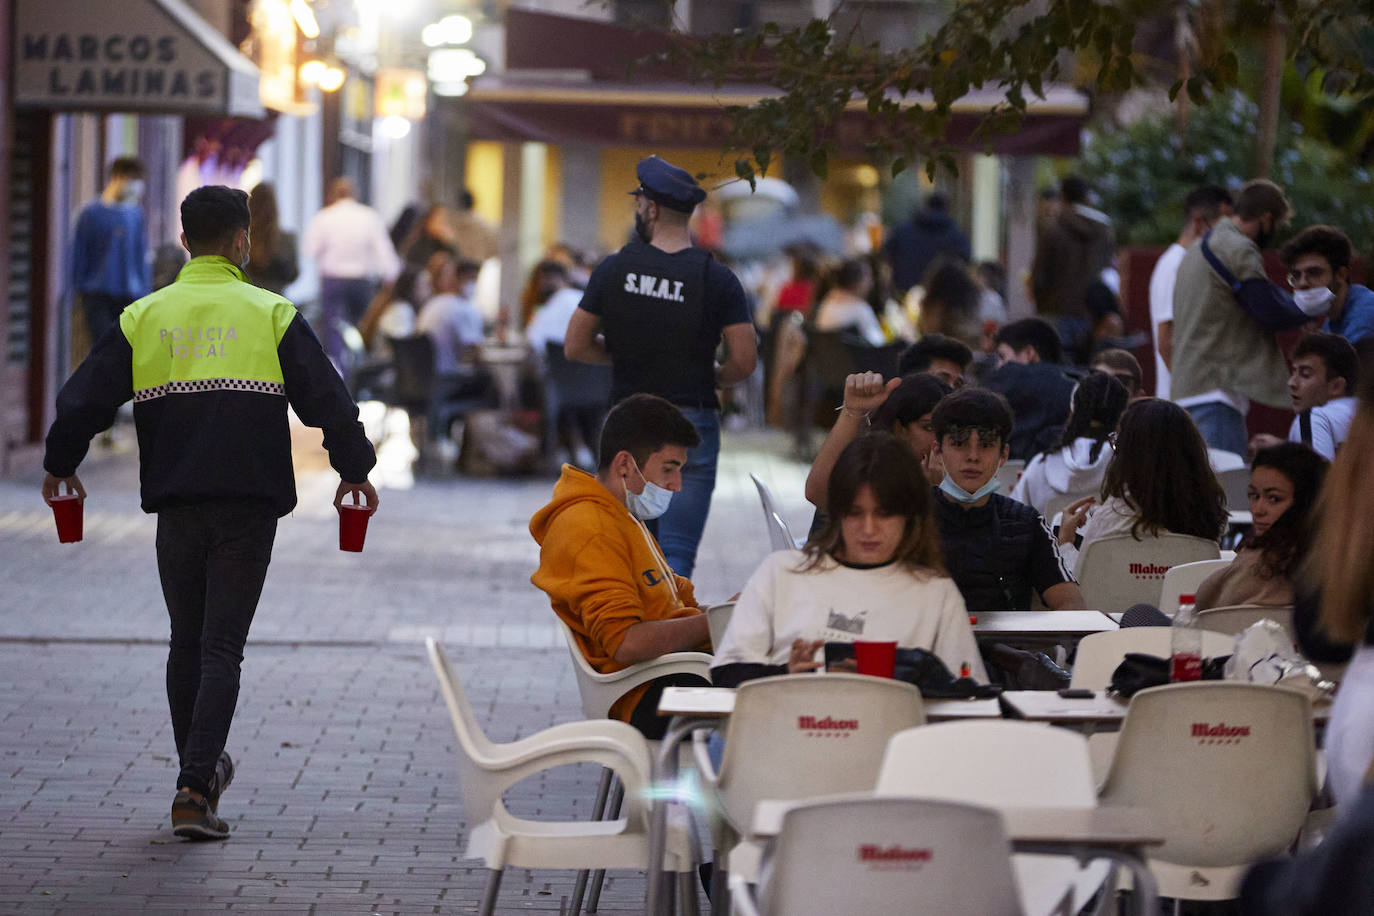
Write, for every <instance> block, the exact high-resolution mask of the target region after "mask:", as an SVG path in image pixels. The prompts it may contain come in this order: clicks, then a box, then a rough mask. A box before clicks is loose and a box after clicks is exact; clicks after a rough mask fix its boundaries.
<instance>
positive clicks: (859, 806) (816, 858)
mask: <svg viewBox="0 0 1374 916" xmlns="http://www.w3.org/2000/svg"><path fill="white" fill-rule="evenodd" d="M904 866H905V867H904ZM730 890H731V900H732V902H733V905H734V912H735V913H738V914H743V916H761V914H762V916H833V914H836V913H845V914H851V916H868V914H878V913H883V914H887V913H939V914H941V916H1018V914H1021V913H1023V912H1024V910H1023V907H1022V905H1021V902H1020V900H1019V899H1018V895H1017V890H1016V880H1015V877H1014V876H1013V873H1012V868H1011V844H1010V843H1009V842H1008V841H1007V836H1006V832H1005V830H1004V828H1003V826H1002V818H1001V815H999V814H998V813H997V812H996V811H992V810H989V809H987V808H980V807H976V806H974V805H968V804H959V803H955V802H948V801H936V800H933V799H918V798H872V797H869V798H842V799H816V800H815V801H811V802H807V803H805V804H802V805H798V806H797V807H795V808H792V809H791V810H789V811H788V812H787V813H786V814H785V815H783V820H782V829H781V832H780V833H779V834H778V836H777V839H776V841H775V842H774V843H773V844H772V850H771V853H770V854H769V855H768V857H767V860H766V865H765V867H764V870H763V875H762V880H761V881H760V883H759V898H758V900H757V901H755V899H754V897H753V895H752V894H751V893H750V890H749V886H748V881H747V879H746V878H745V877H744V876H743V875H738V874H733V873H732V874H731V875H730Z"/></svg>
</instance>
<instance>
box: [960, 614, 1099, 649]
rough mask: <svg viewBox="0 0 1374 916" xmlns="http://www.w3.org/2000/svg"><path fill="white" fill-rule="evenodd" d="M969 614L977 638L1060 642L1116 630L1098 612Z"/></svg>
mask: <svg viewBox="0 0 1374 916" xmlns="http://www.w3.org/2000/svg"><path fill="white" fill-rule="evenodd" d="M969 617H970V618H971V622H972V624H973V635H974V637H975V638H977V639H988V638H997V639H1014V640H1018V641H1027V640H1049V641H1051V642H1061V641H1074V640H1078V639H1082V638H1083V637H1084V636H1087V635H1089V634H1091V633H1102V632H1104V631H1106V630H1115V629H1117V622H1116V621H1115V620H1113V619H1112V618H1110V617H1108V616H1107V615H1106V614H1104V613H1102V612H1101V611H979V612H978V613H976V614H970V615H969Z"/></svg>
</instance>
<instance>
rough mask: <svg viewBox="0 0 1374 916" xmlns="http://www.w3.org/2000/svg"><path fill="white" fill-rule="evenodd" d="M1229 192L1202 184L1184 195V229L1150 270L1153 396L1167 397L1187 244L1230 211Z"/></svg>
mask: <svg viewBox="0 0 1374 916" xmlns="http://www.w3.org/2000/svg"><path fill="white" fill-rule="evenodd" d="M1232 203H1233V201H1232V200H1231V194H1230V192H1228V191H1227V190H1226V189H1225V188H1223V187H1220V186H1218V185H1214V184H1205V185H1203V186H1202V187H1200V188H1194V189H1193V190H1192V191H1190V192H1189V193H1188V196H1187V197H1185V198H1184V199H1183V218H1184V222H1183V231H1182V232H1180V233H1179V236H1178V240H1177V241H1175V242H1174V243H1173V244H1172V245H1170V246H1169V247H1168V248H1166V249H1165V251H1164V254H1162V255H1160V256H1159V260H1158V261H1156V262H1155V268H1154V270H1153V271H1152V272H1151V273H1150V332H1151V334H1152V335H1153V336H1154V341H1155V397H1157V398H1164V399H1165V400H1168V398H1169V365H1170V363H1171V362H1172V361H1173V356H1174V281H1175V280H1177V279H1178V265H1179V264H1181V263H1182V262H1183V255H1184V254H1185V253H1187V251H1188V248H1189V247H1190V246H1191V245H1192V244H1193V243H1194V242H1196V241H1197V240H1198V239H1200V238H1202V237H1203V236H1204V235H1206V234H1207V232H1208V231H1209V230H1210V229H1211V228H1212V227H1213V226H1215V225H1216V223H1217V220H1219V219H1221V218H1222V217H1223V216H1230V215H1231V206H1232Z"/></svg>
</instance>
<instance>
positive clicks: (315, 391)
mask: <svg viewBox="0 0 1374 916" xmlns="http://www.w3.org/2000/svg"><path fill="white" fill-rule="evenodd" d="M248 222H249V217H248V195H247V194H245V193H244V192H243V191H239V190H235V189H232V188H227V187H223V186H214V187H203V188H197V189H196V190H194V191H192V192H191V193H190V194H189V195H188V196H187V197H186V199H185V200H184V201H182V204H181V225H182V230H183V231H182V235H181V241H182V244H183V245H185V246H186V249H187V250H188V251H189V252H190V253H191V260H190V262H189V263H187V264H186V266H185V267H183V268H182V270H181V273H180V274H179V275H178V276H177V279H176V282H175V283H173V284H171V285H170V286H167V287H164V288H163V289H161V290H158V291H157V292H155V293H153V294H152V295H150V296H145V297H144V298H142V299H139V300H138V301H136V302H134V303H133V304H131V305H130V306H128V308H126V309H125V310H124V312H123V313H122V314H121V315H120V318H119V323H118V324H117V325H115V326H113V327H111V328H110V329H109V330H108V331H107V332H106V333H105V334H103V335H102V336H101V338H100V339H99V340H98V341H97V342H96V344H95V346H94V348H93V349H92V350H91V354H90V356H88V357H87V358H86V360H85V362H83V363H82V364H81V365H80V366H79V367H77V370H76V372H75V373H73V374H72V377H71V378H70V379H69V380H68V381H67V383H66V384H65V385H63V386H62V391H61V392H60V393H59V394H58V396H57V419H56V420H55V421H54V422H53V425H52V428H51V429H50V430H49V431H48V440H47V454H46V456H45V457H44V460H43V466H44V468H45V469H46V470H47V476H46V477H45V478H44V480H43V497H44V499H45V500H49V501H51V500H52V498H53V497H55V496H57V495H58V493H59V491H60V490H61V488H62V485H63V484H66V485H67V487H68V488H70V489H72V490H74V491H75V492H76V493H77V494H78V495H79V496H80V497H81V498H82V499H84V498H85V496H86V492H85V489H84V488H83V487H82V485H81V480H80V479H79V478H78V477H77V476H76V468H77V465H79V464H80V463H81V459H82V458H84V457H85V455H86V449H87V448H88V446H89V445H90V440H91V437H92V436H94V435H96V434H97V433H99V432H100V431H102V430H104V429H107V428H108V427H109V426H110V425H111V424H112V423H113V422H114V418H115V412H116V411H117V410H118V408H119V406H120V405H121V404H123V403H124V402H125V401H128V400H130V399H131V398H132V399H133V402H134V423H135V426H136V427H137V430H138V444H139V465H140V480H141V483H142V502H143V510H144V511H145V512H155V513H157V560H158V572H159V574H160V575H161V579H162V593H163V597H164V598H165V600H166V602H167V613H168V615H169V617H170V618H171V648H170V651H169V653H168V657H167V699H168V703H169V705H170V706H171V713H172V731H173V733H174V735H175V737H176V745H177V753H178V755H179V757H180V765H181V772H180V773H179V774H178V776H177V785H176V795H175V797H174V799H173V802H172V829H173V831H174V832H175V833H176V834H177V835H178V836H182V837H187V838H189V839H197V840H209V839H225V838H227V837H228V836H229V828H228V825H226V824H225V822H224V821H223V820H221V819H220V817H219V816H218V807H219V796H220V793H221V792H223V791H224V790H225V789H226V788H227V787H228V785H229V782H230V781H231V780H232V779H233V775H234V764H233V761H232V760H231V759H230V757H229V755H228V754H227V753H226V752H225V750H224V746H225V743H226V742H227V740H228V737H229V724H230V722H231V721H232V719H233V716H234V706H235V704H236V703H237V701H238V692H239V665H240V663H241V662H242V661H243V647H244V643H245V642H246V641H247V639H248V628H249V625H250V624H251V623H252V620H253V612H254V611H255V610H256V609H257V604H258V596H259V595H260V594H261V592H262V585H263V580H264V578H265V577H266V575H267V565H268V563H269V562H270V560H271V558H272V541H273V538H274V537H275V535H276V530H277V519H278V518H279V517H281V516H283V515H285V514H287V513H288V512H290V511H291V510H292V508H294V507H295V505H296V485H295V475H294V473H293V469H292V466H291V435H290V430H289V428H288V426H287V412H286V408H287V404H288V403H289V404H290V406H291V407H292V408H293V409H294V410H295V412H296V415H297V416H298V417H300V419H301V420H302V421H303V422H305V423H306V424H308V425H310V426H315V427H319V428H321V429H323V430H324V447H325V449H326V450H327V451H328V452H329V459H330V463H331V464H333V466H334V469H335V470H337V471H338V472H339V476H340V477H341V478H342V481H341V482H340V484H339V487H338V491H337V493H336V494H335V500H334V501H335V505H338V504H339V503H341V502H342V501H343V499H344V497H345V496H346V495H348V494H350V493H352V494H354V495H355V499H357V498H359V497H361V498H363V499H364V500H365V501H366V504H367V505H369V506H371V507H372V508H373V510H374V511H375V509H376V506H377V492H376V490H374V489H373V488H372V485H371V484H370V483H368V480H367V475H368V472H369V471H371V469H372V466H373V465H374V464H376V462H377V458H376V455H375V453H374V452H373V449H372V444H371V442H369V441H368V439H367V436H366V435H365V434H364V433H363V427H362V424H361V423H359V422H358V408H357V406H356V405H355V404H354V403H353V400H352V398H350V397H349V394H348V390H347V388H345V387H344V383H343V380H342V379H341V378H339V375H338V373H337V372H336V371H335V370H334V367H333V366H332V365H331V364H330V362H329V358H328V357H327V356H326V355H325V353H324V350H323V349H322V348H321V347H320V342H319V340H317V339H316V337H315V335H314V334H313V333H312V332H311V330H310V326H309V325H308V324H306V323H305V321H304V319H302V318H301V316H300V315H299V313H297V311H296V308H295V306H293V305H292V304H291V303H290V302H288V301H287V300H285V299H283V298H282V297H281V296H278V295H276V294H274V293H270V292H268V291H266V290H263V289H259V288H258V287H256V286H253V285H252V284H250V283H249V282H248V281H247V280H246V279H245V278H244V275H243V273H242V271H241V270H240V267H241V265H243V264H246V263H247V262H248V251H249V248H248V244H249V243H248V228H249V227H248Z"/></svg>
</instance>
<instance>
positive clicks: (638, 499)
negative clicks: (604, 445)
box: [625, 463, 673, 522]
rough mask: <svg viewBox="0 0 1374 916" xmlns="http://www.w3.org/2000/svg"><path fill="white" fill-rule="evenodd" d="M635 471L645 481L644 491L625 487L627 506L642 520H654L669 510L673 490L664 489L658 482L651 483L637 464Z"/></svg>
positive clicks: (631, 512)
mask: <svg viewBox="0 0 1374 916" xmlns="http://www.w3.org/2000/svg"><path fill="white" fill-rule="evenodd" d="M635 473H636V474H639V478H640V480H643V481H644V489H643V491H642V492H639V493H634V492H631V490H630V488H629V487H626V488H625V508H626V509H629V510H630V514H631V515H633V516H634V517H635V518H637V519H639V520H640V521H641V522H647V521H652V520H653V519H656V518H658V517H659V516H660V515H662V514H663V513H665V512H667V511H668V503H670V502H671V501H672V499H673V491H672V490H667V489H664V488H663V487H660V486H659V485H658V484H656V483H651V482H650V481H649V479H648V478H647V477H645V476H644V472H643V471H641V470H640V469H639V465H638V464H637V463H636V464H635Z"/></svg>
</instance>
